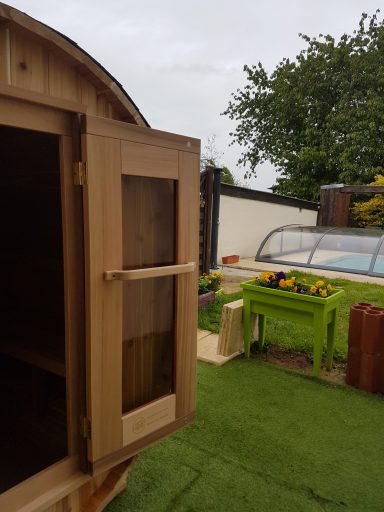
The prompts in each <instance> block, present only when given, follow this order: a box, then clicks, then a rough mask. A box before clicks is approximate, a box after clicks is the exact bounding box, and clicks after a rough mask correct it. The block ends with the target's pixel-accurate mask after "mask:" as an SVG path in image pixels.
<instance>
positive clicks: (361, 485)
mask: <svg viewBox="0 0 384 512" xmlns="http://www.w3.org/2000/svg"><path fill="white" fill-rule="evenodd" d="M383 425H384V400H383V398H382V397H380V396H375V395H369V394H366V393H363V392H359V391H356V390H354V389H352V388H342V387H340V386H336V385H331V384H328V383H324V382H321V381H319V380H314V379H310V378H308V377H303V376H300V375H298V374H294V373H291V372H288V371H286V370H283V369H280V368H276V367H273V366H271V365H268V364H267V363H262V362H257V361H254V360H245V359H243V358H238V359H235V360H233V361H231V362H230V363H227V364H226V365H225V366H223V367H220V368H217V367H214V366H209V365H207V364H204V363H199V365H198V413H197V421H196V423H195V424H194V425H192V426H190V427H187V428H185V429H184V430H182V431H180V432H178V433H176V434H174V435H173V436H171V437H170V438H168V439H166V440H164V441H162V442H161V443H159V444H157V445H155V446H154V447H152V448H149V449H147V450H146V451H145V452H144V453H142V454H141V455H140V456H139V458H138V461H137V463H136V464H135V466H134V469H133V471H132V473H131V474H130V476H129V478H128V489H127V491H126V492H125V493H123V494H122V495H121V496H119V497H118V498H116V499H115V500H114V502H112V504H111V505H110V506H109V507H108V508H107V511H108V512H123V511H124V512H130V511H132V512H133V511H135V512H172V511H204V512H205V511H210V512H211V511H212V512H215V511H220V512H222V511H223V512H224V511H225V512H227V511H228V512H229V511H236V512H246V511H257V512H275V511H276V512H285V511H287V512H300V511H303V512H312V511H313V512H332V511H335V512H337V511H348V512H350V511H351V512H352V511H353V512H382V511H383V510H384V434H383Z"/></svg>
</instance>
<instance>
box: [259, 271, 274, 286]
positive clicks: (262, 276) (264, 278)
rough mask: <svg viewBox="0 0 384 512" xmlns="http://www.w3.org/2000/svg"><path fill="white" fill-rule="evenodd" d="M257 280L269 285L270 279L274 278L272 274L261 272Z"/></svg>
mask: <svg viewBox="0 0 384 512" xmlns="http://www.w3.org/2000/svg"><path fill="white" fill-rule="evenodd" d="M259 278H260V279H261V280H262V281H264V282H265V283H269V281H270V280H271V279H274V278H275V274H274V272H262V273H261V274H260V276H259Z"/></svg>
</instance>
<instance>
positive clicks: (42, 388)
mask: <svg viewBox="0 0 384 512" xmlns="http://www.w3.org/2000/svg"><path fill="white" fill-rule="evenodd" d="M0 155H1V175H0V176H1V177H0V187H1V200H0V234H1V235H0V236H1V239H2V250H1V251H0V261H1V268H2V269H3V272H2V274H3V275H2V280H1V283H2V285H1V292H2V293H1V337H0V379H1V385H0V403H1V410H2V420H1V422H0V444H1V448H0V453H1V458H0V492H4V491H6V490H7V489H9V488H10V487H12V486H14V485H16V484H18V483H20V482H21V481H23V480H25V479H27V478H29V477H30V476H32V475H34V474H35V473H37V472H39V471H41V470H42V469H44V468H47V467H48V466H50V465H52V464H54V463H55V462H57V461H59V460H61V459H63V458H64V457H65V456H66V455H67V453H68V446H67V412H66V371H65V333H64V295H63V287H64V276H63V243H62V228H61V198H60V162H59V145H58V137H57V136H55V135H51V134H43V133H38V132H34V131H27V130H22V129H18V128H12V127H6V126H0Z"/></svg>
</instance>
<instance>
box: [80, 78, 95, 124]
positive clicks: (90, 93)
mask: <svg viewBox="0 0 384 512" xmlns="http://www.w3.org/2000/svg"><path fill="white" fill-rule="evenodd" d="M79 83H80V103H83V104H84V105H87V112H88V114H92V115H97V92H96V87H94V86H93V85H92V84H91V83H90V82H89V81H88V80H87V79H86V78H85V77H83V76H81V75H80V76H79Z"/></svg>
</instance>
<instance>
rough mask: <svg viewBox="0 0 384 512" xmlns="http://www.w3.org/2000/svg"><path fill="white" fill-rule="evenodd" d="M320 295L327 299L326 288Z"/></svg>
mask: <svg viewBox="0 0 384 512" xmlns="http://www.w3.org/2000/svg"><path fill="white" fill-rule="evenodd" d="M320 295H321V296H322V297H327V296H328V293H327V290H325V289H324V288H322V289H321V290H320Z"/></svg>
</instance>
